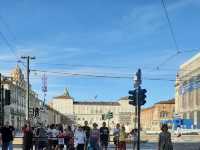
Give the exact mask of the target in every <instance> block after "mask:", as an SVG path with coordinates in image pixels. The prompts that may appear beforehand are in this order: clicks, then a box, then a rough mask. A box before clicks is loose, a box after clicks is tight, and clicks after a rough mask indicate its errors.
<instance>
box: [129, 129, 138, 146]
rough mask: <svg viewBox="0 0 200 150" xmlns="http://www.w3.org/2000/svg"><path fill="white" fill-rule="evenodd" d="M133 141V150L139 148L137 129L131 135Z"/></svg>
mask: <svg viewBox="0 0 200 150" xmlns="http://www.w3.org/2000/svg"><path fill="white" fill-rule="evenodd" d="M130 135H131V139H132V142H133V149H136V146H137V129H133V130H132V131H131V133H130Z"/></svg>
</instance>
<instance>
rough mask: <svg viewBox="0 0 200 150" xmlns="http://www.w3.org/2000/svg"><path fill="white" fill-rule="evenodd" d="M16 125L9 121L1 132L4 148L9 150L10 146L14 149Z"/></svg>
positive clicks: (3, 149)
mask: <svg viewBox="0 0 200 150" xmlns="http://www.w3.org/2000/svg"><path fill="white" fill-rule="evenodd" d="M14 131H15V129H14V127H13V126H11V125H9V122H8V121H7V122H6V123H5V125H4V126H3V127H2V128H1V130H0V134H1V139H2V150H7V149H8V148H10V149H11V150H12V149H13V146H12V142H13V137H14Z"/></svg>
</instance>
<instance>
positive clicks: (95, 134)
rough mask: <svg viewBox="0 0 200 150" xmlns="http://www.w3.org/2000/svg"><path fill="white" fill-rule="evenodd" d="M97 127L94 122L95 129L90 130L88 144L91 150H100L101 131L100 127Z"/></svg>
mask: <svg viewBox="0 0 200 150" xmlns="http://www.w3.org/2000/svg"><path fill="white" fill-rule="evenodd" d="M97 127H98V125H97V124H96V123H93V129H92V130H91V132H90V138H89V144H88V149H89V150H99V139H100V132H99V129H97Z"/></svg>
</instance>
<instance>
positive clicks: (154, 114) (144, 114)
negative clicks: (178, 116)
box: [141, 99, 175, 131]
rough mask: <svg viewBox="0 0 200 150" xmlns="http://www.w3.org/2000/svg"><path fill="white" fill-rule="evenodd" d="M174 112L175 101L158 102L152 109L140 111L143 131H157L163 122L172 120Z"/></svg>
mask: <svg viewBox="0 0 200 150" xmlns="http://www.w3.org/2000/svg"><path fill="white" fill-rule="evenodd" d="M174 112H175V100H174V99H172V100H167V101H160V102H158V103H156V104H154V105H153V106H152V107H149V108H145V109H142V111H141V126H142V129H143V130H145V131H159V130H160V125H161V123H162V122H163V121H165V120H172V119H173V116H174Z"/></svg>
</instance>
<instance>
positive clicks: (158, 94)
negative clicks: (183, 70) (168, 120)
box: [0, 0, 200, 106]
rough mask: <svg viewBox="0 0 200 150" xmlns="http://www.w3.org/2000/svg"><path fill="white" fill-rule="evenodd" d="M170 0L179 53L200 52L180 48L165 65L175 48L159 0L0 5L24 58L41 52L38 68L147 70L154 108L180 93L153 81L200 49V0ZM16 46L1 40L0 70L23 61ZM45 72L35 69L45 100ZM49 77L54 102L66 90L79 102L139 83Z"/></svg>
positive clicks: (109, 96)
mask: <svg viewBox="0 0 200 150" xmlns="http://www.w3.org/2000/svg"><path fill="white" fill-rule="evenodd" d="M165 2H166V5H167V9H168V12H169V16H170V20H171V22H172V26H173V29H174V33H175V37H176V40H177V43H178V46H179V48H180V50H194V49H197V51H192V52H187V53H186V52H185V53H181V54H179V55H177V56H176V57H175V58H174V59H171V60H170V61H168V62H167V63H165V64H163V65H161V66H160V69H159V70H156V69H155V68H156V67H157V66H158V65H159V64H161V63H162V62H163V61H164V60H165V59H166V58H168V57H169V56H171V55H173V54H174V53H176V49H175V46H174V43H173V40H172V37H171V35H170V32H169V26H168V24H167V20H166V17H165V15H164V11H163V9H162V6H161V1H160V0H154V1H152V0H148V2H147V1H145V0H134V1H133V0H124V1H119V0H84V1H81V0H79V1H78V0H73V1H72V0H68V1H66V0H59V1H56V0H48V1H47V0H43V1H41V0H19V1H12V0H7V1H2V2H1V4H2V5H0V31H1V32H2V33H3V35H4V36H5V37H6V39H7V41H8V42H9V44H10V48H12V49H13V50H14V51H15V53H16V55H17V56H18V57H19V56H21V55H32V56H36V60H34V61H33V62H32V63H31V68H32V69H38V70H47V71H50V72H52V71H57V72H68V73H90V74H97V75H116V76H131V75H133V74H134V73H135V72H136V70H137V68H139V67H140V68H141V69H142V71H143V76H144V80H143V84H142V86H143V87H145V88H146V89H147V90H148V103H147V104H146V106H150V105H152V104H153V103H155V102H157V101H160V100H166V99H169V98H172V97H174V90H175V89H174V82H171V81H166V80H161V81H154V80H148V79H147V78H162V79H163V78H164V79H172V80H173V79H175V76H176V72H177V70H178V68H179V65H180V64H182V63H183V62H185V61H186V60H187V59H189V58H191V57H192V56H193V55H195V54H196V53H198V49H199V48H200V44H199V34H200V31H199V26H200V21H199V20H200V2H199V0H165ZM10 48H9V47H8V45H7V44H6V42H5V40H3V39H2V37H0V52H1V56H0V71H1V72H2V73H4V74H6V75H7V74H9V72H10V69H12V68H14V67H15V65H16V60H17V59H16V56H14V55H13V53H12V52H11V50H10ZM55 64H57V65H55ZM58 64H66V65H58ZM21 67H22V69H23V70H24V67H23V66H22V65H21ZM41 76H42V74H41V73H40V72H37V73H36V72H32V73H31V83H32V86H33V89H34V90H35V91H36V92H38V93H39V95H40V97H42V93H41V83H42V82H41ZM47 76H48V93H47V98H48V99H51V98H52V97H54V96H57V95H60V94H62V93H63V89H64V88H65V87H67V88H68V89H69V92H70V94H71V95H72V96H73V97H74V98H75V99H76V100H94V97H95V95H98V97H97V100H101V101H106V100H113V101H115V100H117V99H119V98H120V97H122V96H126V95H127V93H128V90H130V89H131V88H133V82H132V80H131V79H110V78H89V77H87V78H86V77H70V76H64V75H61V74H60V75H58V74H57V75H55V74H51V73H49V74H47Z"/></svg>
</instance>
